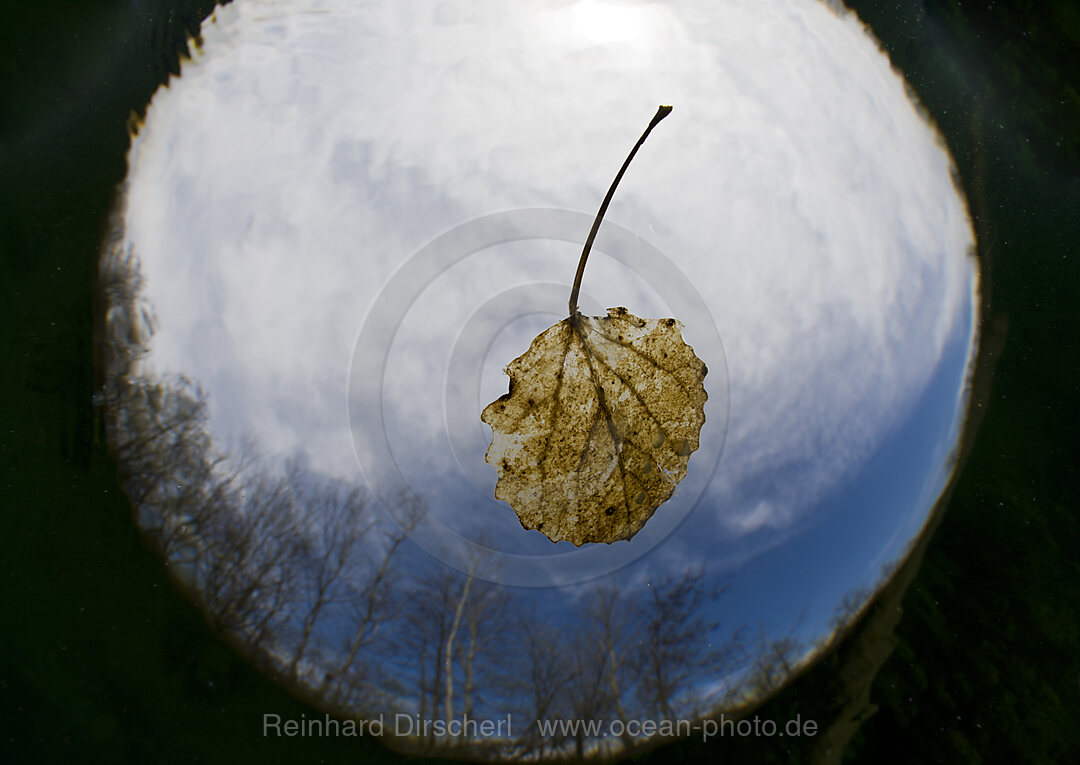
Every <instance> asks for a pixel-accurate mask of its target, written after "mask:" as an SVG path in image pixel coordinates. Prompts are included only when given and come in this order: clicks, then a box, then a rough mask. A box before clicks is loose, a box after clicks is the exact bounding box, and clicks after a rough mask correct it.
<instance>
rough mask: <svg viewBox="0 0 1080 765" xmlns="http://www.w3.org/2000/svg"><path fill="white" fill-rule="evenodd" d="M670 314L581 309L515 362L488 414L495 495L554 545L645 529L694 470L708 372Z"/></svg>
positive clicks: (609, 539)
mask: <svg viewBox="0 0 1080 765" xmlns="http://www.w3.org/2000/svg"><path fill="white" fill-rule="evenodd" d="M681 329H682V325H681V324H680V323H679V322H677V321H675V320H674V319H639V318H638V317H636V316H634V315H632V314H630V313H629V312H628V311H627V310H626V309H625V308H612V309H609V310H608V315H607V316H604V317H589V316H582V315H581V314H579V313H575V314H574V316H572V317H571V318H567V319H564V320H563V321H561V322H559V323H558V324H556V325H555V326H553V327H550V328H548V329H547V330H545V331H544V332H542V333H541V334H540V335H539V336H538V337H537V338H536V339H535V340H533V342H532V345H531V346H530V348H529V350H528V351H526V352H525V353H524V354H522V355H521V356H519V357H518V358H516V359H514V360H513V361H512V362H510V365H509V366H508V367H507V368H506V373H507V374H508V375H509V376H510V392H509V393H507V394H506V395H505V396H502V397H500V398H499V399H497V400H495V401H493V402H492V403H491V404H489V405H488V406H487V408H485V409H484V412H483V414H482V415H481V419H482V420H483V421H484V422H486V423H487V424H488V425H490V426H491V429H492V432H493V437H492V442H491V446H490V447H489V448H488V450H487V455H486V460H487V461H488V463H489V464H491V465H493V466H494V467H495V468H497V469H498V471H499V480H498V483H497V484H496V486H495V496H496V498H498V499H502V500H506V501H507V502H509V503H510V505H511V506H512V507H513V508H514V511H515V512H516V513H517V516H518V519H519V520H520V521H521V525H522V526H524V527H525V528H527V529H538V530H539V531H541V532H542V533H543V534H544V535H545V536H547V537H548V538H549V539H550V540H552V541H553V542H558V541H560V540H568V541H570V542H572V543H573V544H575V545H582V544H584V543H586V542H615V541H618V540H620V539H629V538H630V537H632V536H633V535H634V534H636V533H637V532H638V531H640V530H641V529H642V527H643V526H644V525H645V523H646V522H647V521H648V520H649V518H651V517H652V515H653V513H654V512H655V511H656V508H657V507H659V506H660V505H661V504H662V503H664V502H665V501H666V500H667V499H668V498H669V497H670V496H671V494H672V492H674V491H675V485H676V484H678V482H679V481H681V480H682V479H683V477H684V476H685V475H686V469H687V463H688V462H689V460H690V455H691V454H693V453H694V451H696V450H697V448H698V436H699V434H700V432H701V426H702V425H703V424H704V422H705V409H704V407H705V401H706V399H707V398H708V394H706V393H705V387H704V380H705V374H706V372H707V371H708V370H707V368H706V366H705V364H704V363H702V361H701V360H700V359H699V358H698V357H697V356H696V355H694V351H693V349H692V348H691V347H690V346H688V345H687V344H686V343H685V342H684V341H683V339H682V331H681Z"/></svg>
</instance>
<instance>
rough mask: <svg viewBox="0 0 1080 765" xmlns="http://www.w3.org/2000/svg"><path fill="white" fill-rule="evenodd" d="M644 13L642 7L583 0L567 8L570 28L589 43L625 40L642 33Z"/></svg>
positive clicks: (644, 23) (633, 38)
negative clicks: (569, 11)
mask: <svg viewBox="0 0 1080 765" xmlns="http://www.w3.org/2000/svg"><path fill="white" fill-rule="evenodd" d="M645 17H646V11H645V9H642V8H628V7H626V6H623V5H617V4H615V3H607V2H595V1H593V0H585V1H584V2H581V3H578V4H577V5H575V6H574V7H573V8H572V9H571V19H572V21H571V28H572V29H573V31H574V33H575V34H576V35H580V36H582V37H584V38H586V39H588V40H589V41H590V42H593V43H599V44H603V43H615V42H627V41H631V40H635V39H638V38H641V37H642V36H643V35H644V34H645V32H646V31H647V29H648V24H647V23H646V18H645Z"/></svg>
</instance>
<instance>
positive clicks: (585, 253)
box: [570, 106, 671, 319]
mask: <svg viewBox="0 0 1080 765" xmlns="http://www.w3.org/2000/svg"><path fill="white" fill-rule="evenodd" d="M669 114H671V107H670V106H661V107H660V108H659V109H657V110H656V114H655V116H653V118H652V122H650V123H649V126H648V127H647V128H645V132H644V133H642V134H641V138H639V139H638V140H637V143H635V144H634V148H632V149H631V150H630V154H629V155H628V156H627V157H626V161H625V162H623V165H622V167H621V168H619V174H618V175H616V176H615V180H614V181H612V182H611V188H609V189H608V192H607V196H605V197H604V201H603V202H601V203H600V210H599V211H598V212H597V213H596V220H594V221H593V224H592V230H591V231H589V238H588V239H586V240H585V248H584V249H583V250H582V251H581V260H579V261H578V267H577V274H576V275H575V276H574V289H573V290H571V291H570V318H571V319H573V318H574V316H575V315H576V314H577V310H578V306H577V300H578V293H579V292H580V291H581V277H582V275H583V274H584V273H585V261H587V260H588V259H589V252H590V251H591V250H592V246H593V240H594V239H596V232H597V231H599V230H600V221H602V220H603V219H604V213H606V212H607V208H608V205H609V204H611V198H612V197H613V196H615V189H616V187H617V186H618V185H619V181H621V180H622V177H623V173H625V172H626V168H628V167H629V166H630V160H632V159H633V158H634V155H635V154H637V150H638V149H640V148H641V144H643V143H645V139H646V138H648V137H649V133H651V132H652V129H653V128H654V127H656V126H657V125H658V124H660V120H662V119H664V117H666V116H668V115H669Z"/></svg>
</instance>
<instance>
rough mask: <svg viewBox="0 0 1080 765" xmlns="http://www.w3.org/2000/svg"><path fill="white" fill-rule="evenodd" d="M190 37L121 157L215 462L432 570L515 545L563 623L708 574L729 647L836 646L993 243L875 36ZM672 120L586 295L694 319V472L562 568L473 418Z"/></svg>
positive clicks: (906, 478)
mask: <svg viewBox="0 0 1080 765" xmlns="http://www.w3.org/2000/svg"><path fill="white" fill-rule="evenodd" d="M202 36H203V46H202V47H201V49H200V50H199V51H198V52H196V53H195V56H194V58H193V60H191V61H187V62H185V63H184V66H183V70H182V73H181V76H180V77H178V78H174V79H173V80H172V81H171V82H170V83H169V85H168V86H167V87H165V88H162V89H161V90H160V91H159V92H158V93H157V94H156V95H155V96H154V99H153V101H152V103H151V106H150V109H149V110H148V113H147V116H146V120H145V124H144V126H143V127H142V129H141V131H140V133H139V135H138V136H137V137H136V138H135V139H134V140H133V145H132V149H131V152H130V156H129V175H128V179H127V190H128V193H127V196H126V200H125V202H124V204H125V209H124V211H123V220H124V226H125V239H126V241H127V243H129V244H130V245H131V246H132V248H133V251H134V252H135V253H136V255H137V256H138V257H139V258H140V262H141V267H142V271H143V274H144V277H145V278H146V284H147V287H146V293H145V296H144V297H145V300H146V302H147V303H148V305H149V306H150V307H151V308H152V310H153V312H154V315H155V325H156V334H155V336H154V339H153V342H152V345H151V353H150V355H149V356H148V358H147V361H146V362H145V364H146V370H147V371H148V372H151V373H182V374H184V375H187V376H188V377H189V378H191V379H193V380H197V381H199V383H200V384H201V385H203V387H204V388H205V389H206V391H207V392H208V394H209V400H210V413H211V421H210V422H211V430H212V432H213V434H214V436H215V439H217V441H218V443H219V444H222V445H225V446H227V445H228V444H234V443H239V442H240V440H241V439H242V438H243V437H245V436H250V437H252V438H254V440H255V441H256V442H257V443H258V445H259V447H260V451H261V453H262V454H263V455H264V457H265V459H266V461H267V464H268V465H271V464H277V462H279V461H280V460H283V459H285V458H287V457H289V456H293V455H295V454H298V453H299V454H303V455H304V456H305V458H306V459H307V464H309V465H310V466H312V467H313V468H314V469H316V470H318V471H321V472H322V473H324V474H326V475H327V476H332V477H336V478H342V479H346V480H352V481H361V482H366V483H368V484H369V485H370V486H372V488H373V489H374V490H375V491H376V493H379V494H380V495H383V496H387V497H389V496H391V495H392V494H393V491H394V490H396V489H399V488H402V487H406V488H408V489H409V490H410V491H412V492H414V493H416V494H418V495H420V496H422V497H423V498H424V499H425V501H426V502H427V503H428V505H429V507H430V508H431V515H430V519H429V522H427V523H426V524H423V525H422V527H421V528H420V529H419V530H418V531H417V533H416V534H415V540H416V541H417V542H418V543H419V544H420V545H421V546H422V547H423V548H424V549H426V550H427V551H428V552H429V553H431V554H432V555H433V556H435V557H436V558H439V559H441V560H443V561H444V562H445V563H446V565H450V566H454V567H457V568H461V567H462V566H463V565H464V564H463V561H465V560H467V558H468V555H469V553H470V551H471V550H475V549H477V548H476V546H477V545H483V546H485V547H486V548H489V549H490V550H494V551H495V555H496V558H497V559H498V561H499V564H500V565H499V566H498V571H499V573H498V574H497V575H496V576H497V579H498V581H499V582H500V583H503V584H507V585H509V586H513V587H514V588H515V597H520V598H523V599H535V600H536V601H537V602H538V603H539V602H542V603H544V604H546V606H548V607H554V606H557V605H558V603H560V602H561V601H562V600H564V599H566V598H571V597H573V595H572V587H570V586H571V585H573V584H575V583H578V582H581V581H586V580H589V579H591V578H594V577H597V576H602V575H608V574H612V573H613V572H616V571H619V572H620V575H621V576H627V577H631V578H642V577H644V578H649V577H658V576H662V575H663V574H664V573H666V572H671V571H678V570H681V569H685V567H687V566H689V565H692V564H695V563H698V562H701V563H704V564H706V566H707V568H708V570H709V571H710V572H711V575H714V576H716V577H730V578H731V579H730V581H731V584H730V587H729V591H728V595H727V596H726V599H725V603H726V604H727V605H726V606H725V608H727V609H730V610H731V611H732V612H731V613H725V621H728V622H731V621H734V622H738V621H740V620H743V621H746V622H748V623H762V624H765V625H766V626H767V627H768V629H769V630H771V631H772V632H774V633H775V634H783V633H784V632H785V631H786V630H788V629H790V628H791V627H792V625H794V624H796V623H799V624H801V625H802V629H803V630H805V631H806V633H807V634H808V635H810V636H813V635H815V634H816V635H820V634H821V633H822V631H823V630H825V629H826V627H825V625H826V624H827V622H828V618H829V617H830V615H831V613H832V610H833V609H834V608H835V606H836V605H837V604H838V603H839V602H840V600H841V598H842V596H843V594H844V593H845V592H847V591H849V590H851V589H855V588H857V587H860V586H867V585H869V584H871V583H872V582H873V581H874V580H875V578H876V577H877V575H878V572H879V570H880V567H881V566H882V565H884V564H886V563H889V562H890V561H891V560H893V559H894V558H895V557H896V556H898V555H900V554H901V553H902V552H903V551H904V549H906V546H907V545H908V543H909V542H910V541H911V539H912V538H913V537H914V536H915V535H916V534H917V533H918V532H919V530H920V529H921V528H922V524H923V522H924V521H925V518H926V514H927V512H928V511H929V508H930V507H931V505H932V504H933V501H934V500H935V499H936V497H937V495H938V493H939V492H940V491H941V488H942V487H943V485H944V482H945V480H947V477H948V474H949V470H948V457H949V455H950V453H951V450H952V448H953V446H954V445H955V442H956V439H957V437H958V434H959V430H960V427H961V423H962V420H963V411H964V407H965V404H966V398H965V385H966V381H967V376H968V372H969V369H970V362H971V354H972V349H973V347H974V327H975V326H976V323H977V322H976V319H977V317H976V309H975V294H976V291H977V278H976V273H975V265H974V261H973V259H972V258H971V256H970V249H971V247H972V245H973V235H972V230H971V225H970V222H969V220H968V216H967V212H966V206H965V203H964V201H963V199H962V198H961V196H960V195H959V193H958V192H957V190H956V188H955V187H954V185H953V182H952V180H951V177H950V168H951V160H950V158H949V157H948V155H947V152H946V151H945V149H944V148H943V144H942V142H941V140H940V138H939V136H938V135H937V133H936V131H935V130H934V128H933V127H932V126H930V125H928V124H927V122H926V121H925V119H924V118H923V117H922V116H921V115H920V112H919V110H918V108H917V106H916V105H914V104H913V103H912V102H911V100H910V98H909V96H908V94H907V93H906V91H905V87H904V84H903V82H902V79H901V77H900V76H899V75H898V74H897V73H895V72H893V71H892V70H891V68H890V65H889V62H888V59H887V58H886V56H885V55H884V54H883V53H882V52H881V51H880V49H879V48H878V45H877V43H876V41H874V40H873V39H872V38H871V37H870V36H869V34H868V33H867V32H866V31H865V30H864V29H863V27H862V25H861V23H860V22H859V21H858V20H857V19H856V18H855V17H854V16H851V15H847V16H843V17H840V16H837V15H836V14H835V13H833V12H832V11H830V10H829V9H828V8H826V7H825V6H824V5H823V4H821V3H819V2H815V0H725V2H720V3H717V2H706V1H705V0H700V1H699V2H670V3H633V2H626V3H618V4H615V3H608V2H599V1H597V0H580V1H579V2H561V3H560V2H555V3H552V2H516V3H513V4H506V3H501V2H488V3H485V2H454V1H453V0H444V2H441V3H438V4H429V3H418V2H385V3H379V2H366V3H365V2H353V1H351V0H350V1H348V2H347V1H346V0H274V1H272V2H270V1H266V0H264V1H262V2H254V1H252V0H236V1H235V2H233V3H232V4H230V5H228V6H225V7H223V8H219V9H218V10H217V11H216V14H215V17H214V18H213V20H212V21H210V22H208V23H207V24H206V25H204V29H203V33H202ZM662 103H663V104H672V105H673V106H674V111H673V112H672V114H671V115H670V116H669V117H668V118H667V119H665V120H664V122H663V123H661V124H660V125H659V126H658V127H657V128H656V129H655V130H654V131H653V134H652V135H651V136H650V138H649V140H648V141H647V142H646V144H645V145H644V147H643V148H642V149H641V151H640V152H639V154H638V156H637V157H636V158H635V160H634V162H633V164H632V166H631V167H630V169H629V171H628V172H627V174H626V177H625V178H624V180H623V182H622V184H621V185H620V187H619V190H618V192H617V194H616V196H615V199H614V202H613V203H612V205H611V207H610V209H609V211H608V213H607V217H606V219H605V224H604V226H603V227H602V228H601V231H600V235H599V237H598V239H597V243H596V248H595V251H594V254H593V255H592V257H591V258H590V261H589V265H588V268H587V270H586V273H585V278H584V282H583V286H582V299H581V301H580V303H581V306H582V309H583V311H585V312H586V313H590V314H602V313H603V312H604V310H605V309H606V308H607V307H613V306H626V307H627V308H628V309H629V310H630V311H631V312H632V313H634V314H636V315H639V316H649V317H666V316H674V317H675V318H678V319H679V320H680V321H681V322H682V323H683V324H684V325H685V329H684V337H685V339H686V340H687V342H688V343H689V344H690V345H691V346H693V348H694V349H695V352H696V353H697V354H698V356H699V357H701V358H702V359H703V360H704V361H705V362H706V364H707V365H708V367H709V370H710V372H709V375H708V376H707V377H706V380H705V387H706V390H707V392H708V393H709V402H708V404H707V406H706V410H705V411H706V422H705V425H704V428H703V430H702V436H701V438H702V446H701V449H700V450H699V452H697V453H696V454H695V455H694V456H693V457H691V459H690V464H689V473H688V475H687V478H686V480H685V481H684V482H683V483H682V484H681V485H680V487H679V489H678V490H677V492H676V494H675V496H674V497H673V498H672V499H671V500H670V501H669V502H668V503H666V504H665V505H663V506H661V508H660V509H659V510H658V511H657V514H656V516H654V518H653V519H652V520H651V521H650V522H649V524H647V525H646V527H645V529H644V530H643V531H642V532H641V533H640V534H638V535H637V536H636V537H635V538H634V539H633V540H631V541H630V542H624V543H619V544H616V545H612V546H602V545H590V546H586V547H584V548H581V549H575V548H573V547H572V546H570V545H569V544H568V543H560V544H558V545H553V544H551V543H550V542H548V541H547V540H546V539H545V538H544V537H542V536H541V535H540V534H539V533H538V532H526V531H524V530H523V529H521V527H520V525H519V524H518V522H517V519H516V517H515V516H514V514H513V512H512V510H511V509H510V508H509V506H508V505H506V504H504V503H500V502H496V501H495V500H494V497H493V489H494V485H495V478H496V476H495V472H494V470H493V469H491V468H490V467H489V466H488V465H486V464H485V463H484V460H483V455H484V450H485V449H486V448H487V445H488V443H490V437H491V436H490V430H489V429H487V426H485V425H484V424H483V423H482V422H480V419H479V415H480V411H481V410H482V409H483V407H484V406H485V405H486V404H487V403H488V402H490V401H491V400H493V399H494V398H496V397H498V396H499V395H501V394H502V393H505V391H506V385H507V378H506V376H505V375H504V374H503V372H502V369H503V367H504V366H505V365H506V364H507V363H508V362H509V361H510V360H511V359H513V358H514V357H516V356H518V355H519V354H520V353H522V352H524V350H525V349H526V348H527V347H528V345H529V342H530V340H531V339H532V337H533V336H535V335H536V334H537V333H539V332H540V331H541V330H543V329H544V328H545V327H547V326H549V325H550V324H553V323H554V322H556V321H559V320H560V319H562V318H564V317H565V314H566V300H567V298H568V295H569V289H570V284H571V282H572V280H573V275H574V269H575V266H576V263H577V258H578V255H579V253H580V247H581V244H582V243H583V241H584V238H585V236H586V234H587V232H588V226H589V224H590V223H591V220H592V216H593V214H594V213H595V210H596V208H597V206H598V205H599V203H600V200H601V199H602V197H603V195H604V192H605V191H606V189H607V187H608V184H609V183H610V181H611V179H612V177H613V176H614V174H615V172H616V170H617V169H618V167H619V166H620V164H621V162H622V161H623V159H624V157H625V155H626V153H627V151H628V150H629V149H630V147H631V146H632V145H633V142H634V140H636V138H637V136H638V135H639V134H640V132H641V130H642V129H644V127H645V125H646V124H647V122H648V120H649V119H650V118H651V116H652V115H653V113H654V112H655V110H656V107H657V105H659V104H662ZM530 588H534V589H530ZM535 588H539V589H535ZM800 620H801V621H800Z"/></svg>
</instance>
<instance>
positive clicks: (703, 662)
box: [633, 568, 736, 720]
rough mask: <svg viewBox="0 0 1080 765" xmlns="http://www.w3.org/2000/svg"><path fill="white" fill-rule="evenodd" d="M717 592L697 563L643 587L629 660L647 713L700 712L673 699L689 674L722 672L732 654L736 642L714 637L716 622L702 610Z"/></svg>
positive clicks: (668, 715)
mask: <svg viewBox="0 0 1080 765" xmlns="http://www.w3.org/2000/svg"><path fill="white" fill-rule="evenodd" d="M723 591H724V588H723V587H722V586H719V585H714V584H710V583H708V582H706V581H705V580H704V578H703V570H702V569H701V568H696V569H691V570H689V571H686V572H685V573H683V574H681V575H678V576H671V577H668V578H666V579H664V580H662V581H660V582H658V583H656V584H653V585H651V586H650V587H649V594H648V597H646V598H645V600H644V603H643V604H642V611H643V613H642V619H641V627H640V642H639V643H638V648H637V651H636V652H635V654H634V657H633V660H634V669H635V671H636V673H637V676H638V695H639V698H640V700H641V702H642V703H643V705H644V706H645V708H646V709H647V710H649V712H650V713H652V714H654V715H659V716H660V717H661V718H664V719H668V720H674V719H676V718H678V717H680V716H687V717H688V716H694V715H696V714H698V713H701V712H704V711H705V710H699V709H684V708H680V706H679V703H678V702H679V699H680V696H681V694H682V692H683V691H685V690H686V689H687V687H688V686H689V683H690V681H691V680H692V679H693V678H694V677H696V676H699V675H700V674H702V673H704V672H710V673H713V674H721V675H722V674H724V673H725V671H726V669H727V668H728V665H729V664H730V663H731V661H732V660H733V658H734V656H735V653H736V644H735V643H734V642H733V641H731V640H728V641H723V642H719V641H717V639H716V638H715V630H716V628H717V626H718V624H719V623H718V621H716V620H711V619H709V618H707V616H706V615H705V613H704V609H705V608H706V607H708V606H709V605H711V604H712V603H713V601H715V600H716V599H717V598H718V597H720V595H721V594H722V593H723ZM714 641H716V642H714ZM718 670H719V672H718Z"/></svg>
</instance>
